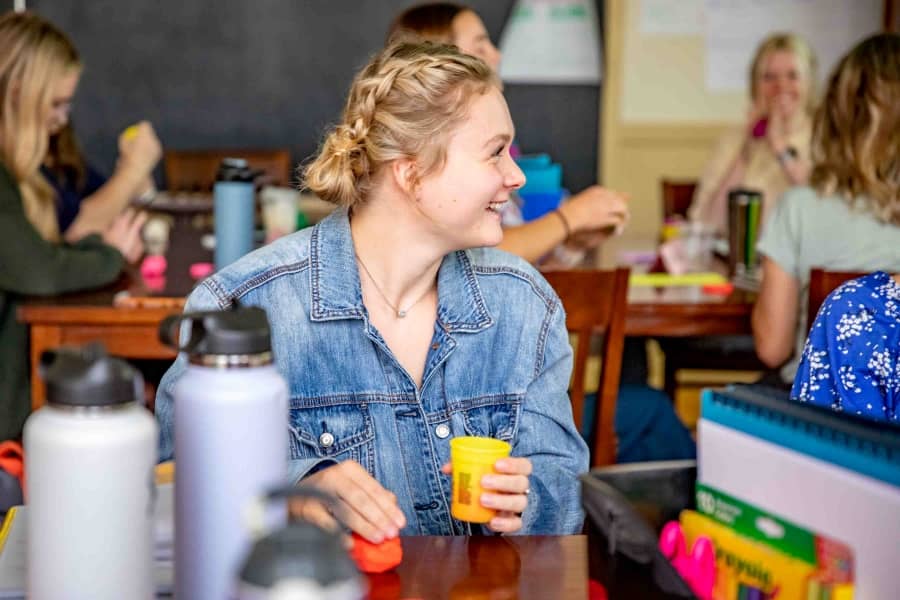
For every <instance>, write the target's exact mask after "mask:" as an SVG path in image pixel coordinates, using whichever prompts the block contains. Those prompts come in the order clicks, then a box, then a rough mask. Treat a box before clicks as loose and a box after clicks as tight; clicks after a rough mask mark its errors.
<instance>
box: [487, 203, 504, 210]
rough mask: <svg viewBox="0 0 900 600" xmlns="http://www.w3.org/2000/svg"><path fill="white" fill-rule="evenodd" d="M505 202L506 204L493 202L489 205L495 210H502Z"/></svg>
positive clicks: (490, 208)
mask: <svg viewBox="0 0 900 600" xmlns="http://www.w3.org/2000/svg"><path fill="white" fill-rule="evenodd" d="M504 204H506V202H491V203H490V204H489V205H488V210H492V211H494V212H500V210H501V209H502V208H503V205H504Z"/></svg>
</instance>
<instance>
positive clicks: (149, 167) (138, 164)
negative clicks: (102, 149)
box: [119, 121, 162, 180]
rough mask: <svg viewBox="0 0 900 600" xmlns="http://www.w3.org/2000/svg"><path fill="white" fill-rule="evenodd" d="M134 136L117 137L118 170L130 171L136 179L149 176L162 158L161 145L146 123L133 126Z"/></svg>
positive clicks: (151, 127)
mask: <svg viewBox="0 0 900 600" xmlns="http://www.w3.org/2000/svg"><path fill="white" fill-rule="evenodd" d="M135 128H136V129H135V130H134V134H132V135H127V136H126V135H122V136H120V137H119V168H121V169H128V170H130V171H132V172H133V173H134V174H135V176H136V178H137V179H140V180H143V179H146V178H147V177H149V176H150V173H151V172H152V171H153V169H154V168H155V167H156V163H158V162H159V159H160V157H161V156H162V145H161V144H160V142H159V138H157V137H156V132H155V131H153V126H152V125H151V124H150V123H149V122H147V121H141V122H140V123H138V124H137V125H135Z"/></svg>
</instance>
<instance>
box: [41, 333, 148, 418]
mask: <svg viewBox="0 0 900 600" xmlns="http://www.w3.org/2000/svg"><path fill="white" fill-rule="evenodd" d="M39 372H40V375H41V378H42V379H43V380H44V382H45V383H46V385H47V402H48V403H49V404H62V405H67V406H114V405H118V404H126V403H129V402H136V401H138V400H139V399H140V398H141V396H142V394H143V387H144V384H143V378H142V377H141V374H140V373H139V372H138V370H137V369H135V368H134V367H132V366H131V365H129V364H128V363H127V362H125V361H124V360H122V359H119V358H113V357H112V356H109V355H108V354H107V353H106V350H105V349H104V348H103V346H102V345H101V344H90V345H87V346H85V347H84V348H62V349H59V350H48V351H47V352H44V353H43V354H42V355H41V363H40V368H39Z"/></svg>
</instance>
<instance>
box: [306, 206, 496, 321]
mask: <svg viewBox="0 0 900 600" xmlns="http://www.w3.org/2000/svg"><path fill="white" fill-rule="evenodd" d="M325 256H327V257H329V261H328V264H325V262H324V261H323V260H322V259H323V257H325ZM310 278H311V282H310V283H311V285H310V290H311V292H312V311H311V315H310V316H311V318H312V320H313V321H333V320H339V319H362V318H364V315H365V314H366V310H365V306H364V305H363V300H362V288H361V287H360V282H359V268H358V267H357V265H356V256H355V252H354V249H353V238H352V237H351V235H350V220H349V218H348V213H347V209H339V210H336V211H334V212H333V213H332V214H331V215H329V216H328V217H326V218H325V219H324V220H323V221H321V222H320V223H319V224H318V225H317V226H316V227H315V229H314V230H313V232H312V237H311V239H310ZM438 322H439V323H440V324H441V326H442V327H443V328H444V329H445V330H446V331H448V332H452V331H462V332H476V331H482V330H484V329H487V328H488V327H490V326H492V325H493V324H494V319H493V317H491V314H490V312H489V311H488V308H487V304H486V303H485V299H484V295H483V294H482V292H481V288H480V287H479V285H478V280H477V279H476V277H475V270H474V268H473V267H472V262H471V260H470V259H469V256H468V254H467V253H466V252H464V251H457V252H451V253H450V254H448V255H447V256H445V257H444V260H443V262H442V263H441V267H440V270H439V271H438Z"/></svg>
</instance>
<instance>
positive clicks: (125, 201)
mask: <svg viewBox="0 0 900 600" xmlns="http://www.w3.org/2000/svg"><path fill="white" fill-rule="evenodd" d="M76 85H77V79H76ZM69 108H70V104H63V105H60V106H58V107H55V110H54V115H53V121H52V122H51V125H50V141H49V146H48V150H47V157H46V159H45V160H44V163H43V165H42V166H41V172H42V173H43V175H44V177H45V178H46V179H47V181H48V182H49V183H50V185H52V186H53V188H54V190H55V191H56V196H57V204H56V211H57V219H58V224H59V231H60V233H61V234H62V236H63V238H64V239H65V240H66V241H69V242H74V241H77V240H80V239H81V238H83V237H85V236H86V235H90V234H92V233H101V232H103V231H104V230H105V229H106V228H107V227H109V225H110V223H112V221H113V220H114V219H115V218H116V217H117V216H118V215H119V214H121V213H122V211H124V210H125V209H126V208H127V207H128V205H129V203H130V202H131V201H132V200H133V199H135V198H138V197H140V196H142V195H143V194H146V193H152V190H153V183H152V179H151V177H152V172H153V169H154V167H155V166H156V163H157V162H159V159H160V156H161V154H162V148H161V146H160V143H159V140H158V139H157V137H156V134H155V133H154V131H153V127H152V126H151V125H150V123H148V122H146V121H143V122H141V123H138V124H137V126H136V127H135V129H133V130H132V131H133V135H128V136H124V135H122V136H119V140H118V144H119V159H118V161H117V163H116V169H115V171H114V172H113V174H112V176H111V177H110V178H109V179H107V178H105V177H104V176H103V175H101V174H100V173H99V172H98V171H97V170H95V169H94V168H93V167H91V165H89V164H88V163H87V161H86V160H85V157H84V155H83V154H82V152H81V148H80V146H79V144H78V140H77V138H76V137H75V131H74V129H73V127H72V124H71V122H69Z"/></svg>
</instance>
